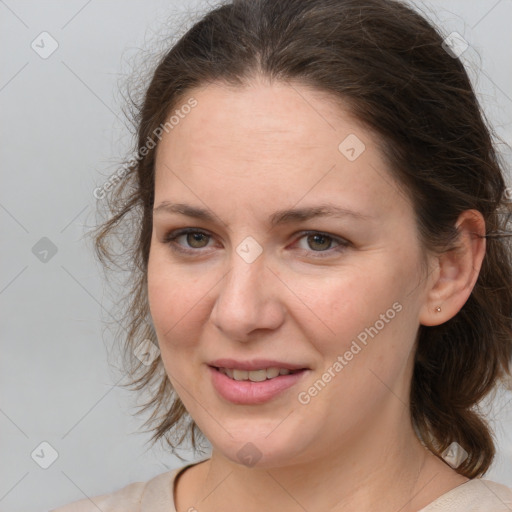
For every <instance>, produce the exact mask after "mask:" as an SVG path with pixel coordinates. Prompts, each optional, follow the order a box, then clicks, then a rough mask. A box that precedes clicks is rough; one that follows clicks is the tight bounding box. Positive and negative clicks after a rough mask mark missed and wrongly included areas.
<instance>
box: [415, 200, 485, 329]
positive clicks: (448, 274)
mask: <svg viewBox="0 0 512 512" xmlns="http://www.w3.org/2000/svg"><path fill="white" fill-rule="evenodd" d="M455 227H456V228H457V230H458V231H459V238H458V245H457V247H456V248H454V249H451V250H449V251H446V252H444V253H443V254H441V255H439V256H438V258H437V259H438V269H437V270H438V272H436V275H435V278H434V279H433V280H432V281H431V282H430V283H429V289H428V290H427V295H426V299H425V303H424V305H423V308H422V309H421V311H420V317H419V322H420V324H421V325H426V326H433V325H441V324H443V323H444V322H447V321H448V320H450V319H451V318H453V317H454V316H455V315H456V314H457V313H458V312H459V311H460V310H461V308H462V307H463V306H464V304H465V303H466V301H467V300H468V298H469V296H470V295H471V292H472V291H473V288H474V286H475V283H476V281H477V279H478V275H479V273H480V269H481V267H482V262H483V259H484V256H485V247H486V243H485V241H486V240H485V220H484V218H483V216H482V214H481V213H480V212H479V211H478V210H465V211H464V212H462V213H461V215H460V216H459V218H458V219H457V223H456V225H455Z"/></svg>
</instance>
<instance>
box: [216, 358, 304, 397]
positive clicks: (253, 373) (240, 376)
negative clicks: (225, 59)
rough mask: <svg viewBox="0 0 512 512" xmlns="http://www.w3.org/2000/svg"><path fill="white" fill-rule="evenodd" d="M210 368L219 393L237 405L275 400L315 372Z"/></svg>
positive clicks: (284, 369) (279, 369) (299, 369)
mask: <svg viewBox="0 0 512 512" xmlns="http://www.w3.org/2000/svg"><path fill="white" fill-rule="evenodd" d="M207 368H208V370H209V372H210V376H211V383H212V385H213V388H214V389H215V390H216V392H217V394H218V395H219V396H220V397H221V398H223V399H224V400H227V401H229V402H231V403H233V404H236V405H258V404H263V403H265V402H268V401H270V400H273V399H274V398H277V397H278V396H280V395H281V394H282V393H284V392H285V391H286V390H289V389H292V388H293V387H295V386H298V385H299V383H301V382H302V383H303V382H304V379H305V378H306V376H307V374H308V373H309V372H310V371H311V370H310V369H309V368H295V369H289V368H277V367H269V368H261V369H259V370H250V371H249V370H240V369H237V368H231V369H230V368H225V367H222V366H212V365H207ZM281 372H282V373H281ZM303 385H304V384H303Z"/></svg>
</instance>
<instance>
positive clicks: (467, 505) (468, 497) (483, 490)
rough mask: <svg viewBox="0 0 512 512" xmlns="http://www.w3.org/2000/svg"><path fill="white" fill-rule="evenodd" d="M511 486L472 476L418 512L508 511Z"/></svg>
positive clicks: (511, 498) (510, 504)
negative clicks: (472, 477)
mask: <svg viewBox="0 0 512 512" xmlns="http://www.w3.org/2000/svg"><path fill="white" fill-rule="evenodd" d="M510 510H512V488H510V487H507V486H506V485H503V484H500V483H498V482H494V481H492V480H487V479H483V478H474V479H472V480H468V481H467V482H466V483H464V484H462V485H459V486H458V487H455V488H453V489H452V490H451V491H449V492H447V493H446V494H443V495H442V496H440V497H439V498H437V499H436V500H435V501H433V502H432V503H430V504H429V505H427V506H426V507H425V508H422V509H421V510H420V511H419V512H510Z"/></svg>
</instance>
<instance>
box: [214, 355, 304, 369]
mask: <svg viewBox="0 0 512 512" xmlns="http://www.w3.org/2000/svg"><path fill="white" fill-rule="evenodd" d="M208 364H209V365H210V366H215V367H217V368H230V369H235V370H246V371H251V370H261V369H263V368H286V369H287V370H302V369H306V370H307V369H308V368H307V367H306V366H305V365H303V364H294V363H286V362H284V361H275V360H272V359H252V360H251V361H237V360H235V359H229V358H228V359H215V361H210V362H209V363H208Z"/></svg>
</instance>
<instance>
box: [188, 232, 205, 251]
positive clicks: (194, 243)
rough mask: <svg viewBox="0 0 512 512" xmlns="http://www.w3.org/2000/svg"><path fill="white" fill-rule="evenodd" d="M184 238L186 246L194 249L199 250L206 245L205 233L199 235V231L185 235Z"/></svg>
mask: <svg viewBox="0 0 512 512" xmlns="http://www.w3.org/2000/svg"><path fill="white" fill-rule="evenodd" d="M185 236H186V241H187V244H189V245H190V247H194V248H195V249H201V248H202V247H206V244H208V240H206V238H207V237H208V235H206V234H205V233H201V232H200V231H193V232H191V233H186V234H185ZM205 241H206V244H203V242H205Z"/></svg>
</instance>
